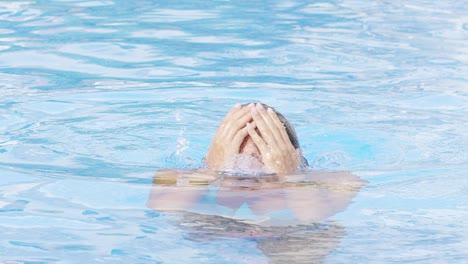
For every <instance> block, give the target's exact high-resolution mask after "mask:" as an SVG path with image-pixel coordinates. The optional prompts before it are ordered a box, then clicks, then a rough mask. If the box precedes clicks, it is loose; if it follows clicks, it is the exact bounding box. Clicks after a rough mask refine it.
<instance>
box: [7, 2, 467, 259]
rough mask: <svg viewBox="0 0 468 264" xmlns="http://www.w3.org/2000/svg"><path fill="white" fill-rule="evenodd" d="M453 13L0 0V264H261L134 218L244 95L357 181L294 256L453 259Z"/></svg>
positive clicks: (460, 41)
mask: <svg viewBox="0 0 468 264" xmlns="http://www.w3.org/2000/svg"><path fill="white" fill-rule="evenodd" d="M467 13H468V5H467V3H466V1H447V2H443V1H442V2H441V1H439V2H434V1H424V0H416V1H411V2H408V1H373V2H363V1H353V0H351V1H312V2H311V1H287V0H282V1H175V2H174V1H167V2H164V1H145V0H142V1H74V0H52V1H40V0H37V1H1V2H0V80H1V81H0V227H1V228H0V230H1V231H0V238H1V239H0V262H5V263H99V262H105V263H106V262H109V263H266V262H268V257H267V256H266V255H265V254H264V252H263V251H262V250H260V249H259V246H258V245H257V242H256V241H254V240H252V239H246V238H243V237H239V236H234V235H233V236H211V237H208V236H206V235H207V234H206V233H203V232H200V234H199V235H198V238H194V237H190V236H187V233H188V231H187V230H184V229H183V228H181V227H180V226H179V227H178V226H174V225H172V224H171V223H172V222H173V221H174V219H173V217H174V216H171V215H166V214H161V213H159V212H156V211H153V210H151V209H149V208H148V207H147V206H146V201H147V199H148V194H149V190H150V188H151V181H152V176H153V173H154V171H156V170H159V169H164V168H197V167H199V166H200V165H201V160H202V158H203V156H204V154H205V151H206V150H207V148H208V145H209V143H210V140H211V137H212V136H213V135H214V133H215V130H216V127H217V125H218V124H219V121H220V120H221V118H222V117H223V116H224V114H225V113H226V112H227V111H228V110H229V109H230V108H231V107H232V106H233V105H234V104H235V103H237V102H241V103H244V102H250V101H261V102H264V103H267V104H269V105H271V106H274V107H275V108H276V109H278V110H279V111H280V112H282V113H283V114H284V115H285V116H286V117H287V118H288V119H289V120H290V121H291V123H292V124H293V125H294V126H295V128H296V130H297V133H298V136H299V139H300V143H301V144H302V146H303V151H304V155H305V157H306V158H307V159H308V160H309V163H310V164H311V165H312V167H313V168H314V169H320V170H321V169H325V170H327V169H329V170H349V171H352V172H353V173H354V174H356V175H358V176H360V177H361V178H363V179H365V180H367V181H368V182H369V183H368V184H367V185H366V186H365V187H364V188H363V189H362V190H361V191H360V192H359V194H358V195H357V197H356V198H355V199H354V202H353V203H352V205H351V206H349V207H348V208H347V209H346V210H345V211H344V212H342V213H339V214H337V215H335V216H334V217H332V219H331V221H333V223H335V224H336V225H333V226H334V228H337V229H339V230H335V231H334V232H335V233H332V237H334V238H336V239H335V240H333V239H330V241H331V240H333V241H334V242H336V245H334V246H333V249H332V250H331V253H329V254H327V255H326V256H324V257H320V258H317V259H310V262H316V261H318V262H321V261H324V262H326V263H401V262H403V263H463V262H466V261H467V259H468V251H467V248H468V235H467V234H468V224H467V223H468V222H467V221H466V219H467V218H468V203H467V201H468V178H467V177H466V176H467V173H468V155H467V151H468V147H467V146H468V126H467V122H468V79H467V77H466V76H467V74H466V73H467V72H468V48H467V46H466V43H467V41H468V19H467V16H466V14H467ZM219 221H220V226H221V227H223V225H224V224H225V223H224V222H222V221H221V220H219ZM318 233H320V232H319V231H318ZM304 234H305V235H306V236H309V235H308V233H307V232H305V233H304ZM204 236H206V237H204ZM313 236H314V235H313V234H311V235H310V237H311V238H313ZM280 242H281V241H278V243H277V244H276V245H275V244H274V243H273V245H270V246H272V247H275V246H276V247H282V246H284V244H281V243H280ZM283 242H284V241H283ZM291 254H292V253H291Z"/></svg>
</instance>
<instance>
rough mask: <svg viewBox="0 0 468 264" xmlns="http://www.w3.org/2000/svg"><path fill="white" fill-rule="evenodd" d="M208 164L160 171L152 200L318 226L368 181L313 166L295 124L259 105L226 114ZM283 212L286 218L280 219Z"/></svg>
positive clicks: (156, 204) (168, 207) (158, 205)
mask: <svg viewBox="0 0 468 264" xmlns="http://www.w3.org/2000/svg"><path fill="white" fill-rule="evenodd" d="M204 162H205V165H206V168H204V169H199V170H196V171H187V170H162V171H158V172H156V174H155V176H154V179H153V188H152V192H151V195H150V199H149V202H148V205H149V206H150V207H151V208H153V209H155V210H160V211H189V212H195V213H205V214H211V215H221V216H226V217H232V218H235V219H240V220H245V219H244V218H245V217H244V216H245V214H241V213H239V210H241V209H242V207H245V206H248V211H249V214H250V215H249V217H248V218H249V219H252V216H256V217H255V218H256V219H263V220H262V224H264V225H275V224H279V223H281V224H301V223H311V222H317V221H321V220H324V219H326V218H327V217H329V216H331V215H333V214H335V213H336V212H338V211H341V210H343V209H344V208H345V207H346V206H347V205H348V204H349V203H350V202H351V199H352V197H354V196H355V194H356V193H357V191H358V190H359V188H360V187H361V186H362V185H363V183H364V181H362V180H360V179H359V178H358V177H356V176H355V175H353V174H351V173H349V172H323V171H322V172H312V171H309V170H307V169H306V168H307V160H306V159H305V158H304V157H303V156H302V153H301V149H300V146H299V142H298V140H297V136H296V133H295V131H294V129H293V127H292V126H291V124H290V123H289V122H288V121H287V120H286V118H284V116H283V115H281V114H280V113H278V112H277V111H275V110H274V109H273V108H271V107H268V106H266V105H264V104H260V103H257V104H253V103H252V104H248V105H243V106H242V105H240V104H237V105H236V106H235V107H234V108H233V109H232V110H231V111H230V112H229V113H228V114H227V115H226V117H225V118H224V119H223V121H222V122H221V124H220V126H219V128H218V130H217V132H216V134H215V136H214V138H213V140H212V142H211V145H210V148H209V150H208V152H207V154H206V156H205V159H204ZM244 209H245V208H244ZM304 209H306V210H304ZM279 211H282V212H283V217H282V219H279V218H278V217H274V216H273V215H275V214H276V213H277V212H279ZM286 211H287V212H288V214H289V215H288V217H284V212H286ZM286 218H287V221H286V220H285V219H286ZM256 223H257V224H258V223H260V222H259V221H256Z"/></svg>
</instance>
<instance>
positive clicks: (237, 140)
mask: <svg viewBox="0 0 468 264" xmlns="http://www.w3.org/2000/svg"><path fill="white" fill-rule="evenodd" d="M247 124H248V123H247ZM248 134H249V132H248V131H247V126H244V128H242V129H241V130H239V131H237V133H236V134H235V136H234V137H233V138H232V140H231V141H230V144H231V147H232V151H233V154H239V152H240V146H241V145H242V142H244V139H245V137H246V136H247V135H248Z"/></svg>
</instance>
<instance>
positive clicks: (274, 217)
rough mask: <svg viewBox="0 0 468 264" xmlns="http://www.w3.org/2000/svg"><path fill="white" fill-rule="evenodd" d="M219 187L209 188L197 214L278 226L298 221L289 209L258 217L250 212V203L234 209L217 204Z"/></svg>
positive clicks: (201, 200) (198, 207)
mask: <svg viewBox="0 0 468 264" xmlns="http://www.w3.org/2000/svg"><path fill="white" fill-rule="evenodd" d="M218 188H219V187H218V186H216V185H210V186H208V193H207V194H206V195H204V196H203V197H202V198H201V199H200V201H199V203H198V206H197V207H196V208H194V209H195V211H196V212H199V213H203V214H210V215H219V216H225V217H229V218H233V219H238V220H241V221H246V222H252V223H258V224H260V223H269V224H270V223H271V224H273V223H274V224H277V225H285V224H289V223H292V222H294V221H297V219H296V217H295V216H294V213H293V212H292V211H291V210H289V209H283V210H276V211H271V212H268V213H267V214H263V215H256V214H255V213H253V212H252V210H250V208H249V205H248V203H243V204H242V205H241V206H239V208H237V209H232V208H229V207H227V206H223V205H220V204H218V203H217V202H216V196H217V192H218Z"/></svg>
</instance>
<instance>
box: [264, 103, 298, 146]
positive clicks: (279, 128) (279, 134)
mask: <svg viewBox="0 0 468 264" xmlns="http://www.w3.org/2000/svg"><path fill="white" fill-rule="evenodd" d="M267 112H268V115H269V116H270V118H271V120H272V122H273V125H274V126H275V132H276V134H275V136H276V138H277V141H278V142H282V144H283V145H284V147H286V148H287V149H291V147H292V148H294V146H293V145H292V143H291V140H290V139H289V136H288V133H287V132H286V128H285V127H284V124H283V123H282V122H281V120H280V119H279V118H278V115H277V114H276V113H275V111H273V109H271V108H268V110H267Z"/></svg>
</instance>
